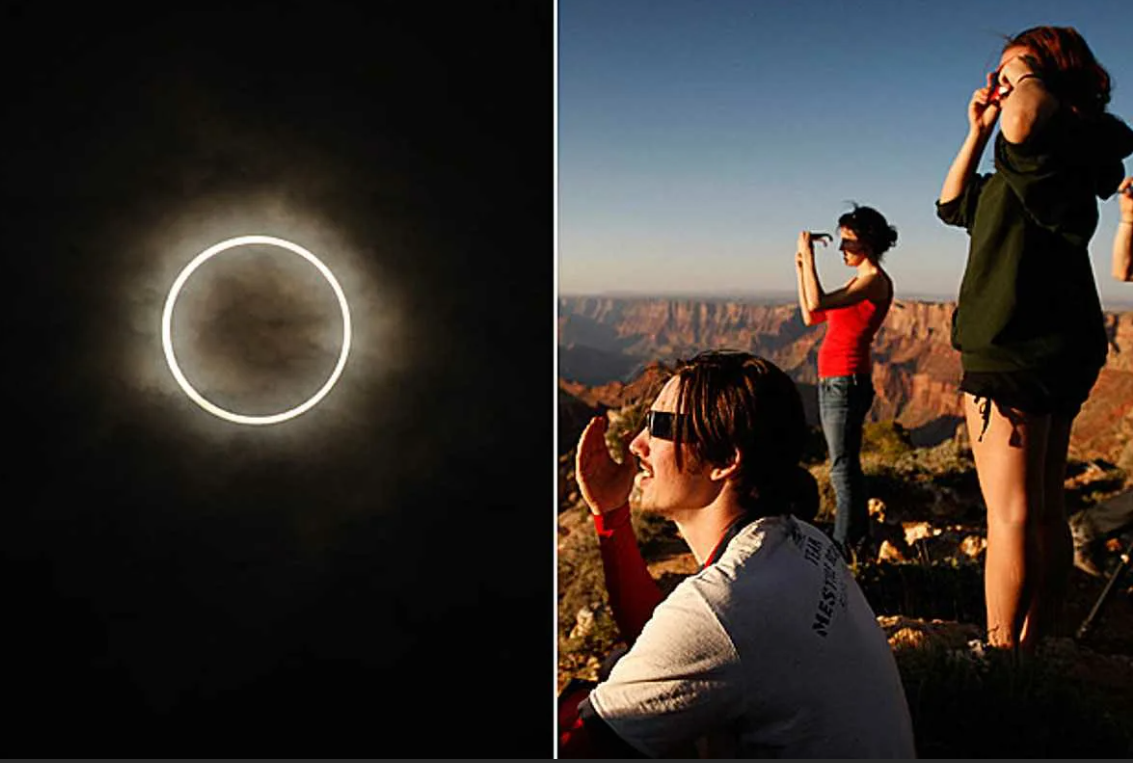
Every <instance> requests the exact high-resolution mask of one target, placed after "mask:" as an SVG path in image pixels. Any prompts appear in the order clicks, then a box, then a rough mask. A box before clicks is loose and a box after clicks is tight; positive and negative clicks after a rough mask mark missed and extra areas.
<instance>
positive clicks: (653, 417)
mask: <svg viewBox="0 0 1133 763" xmlns="http://www.w3.org/2000/svg"><path fill="white" fill-rule="evenodd" d="M605 422H606V420H605V417H597V418H595V419H593V420H592V421H591V422H590V424H589V425H588V426H587V428H586V430H585V431H584V432H583V434H582V437H581V438H580V440H579V446H578V454H577V461H576V469H575V473H576V475H577V478H578V483H579V487H580V488H581V492H582V495H583V498H584V499H585V501H586V503H587V505H588V506H589V507H590V510H591V512H592V514H593V516H594V522H595V526H596V528H597V531H598V538H599V547H600V550H601V554H602V563H603V569H604V571H605V575H606V587H607V591H608V594H609V600H610V606H611V609H612V610H613V612H614V617H615V620H616V621H617V623H618V627H619V629H620V631H621V634H622V636H623V638H624V639H625V640H626V642H627V643H628V644H629V647H630V648H629V650H628V651H627V652H626V654H625V655H624V656H623V657H622V658H621V659H620V660H619V661H618V662H617V664H616V665H615V666H614V667H613V670H612V671H611V672H610V674H609V676H608V678H607V679H606V680H604V681H602V682H601V683H600V684H598V685H597V686H596V687H595V688H594V689H593V691H590V692H589V693H588V695H586V696H585V698H583V697H581V696H577V695H576V696H573V697H571V698H569V699H565V700H564V702H563V705H564V707H565V710H566V711H567V712H565V713H562V714H561V715H560V724H561V726H560V747H559V754H560V755H561V756H562V757H590V756H601V757H627V756H635V757H636V756H641V755H645V756H650V757H659V756H668V755H674V754H677V755H683V756H689V755H700V756H707V757H767V756H776V757H912V756H913V755H914V754H915V750H914V747H913V739H912V728H911V722H910V719H909V712H908V707H907V705H906V703H905V697H904V692H903V689H902V687H901V680H900V676H899V675H898V673H897V667H896V664H895V662H894V660H893V655H892V653H891V652H890V650H889V645H888V644H887V642H886V640H885V635H884V633H883V632H882V631H881V629H880V627H879V626H878V624H877V621H876V618H875V617H874V614H873V612H872V610H871V609H870V607H869V605H868V604H867V603H866V601H865V598H864V597H863V596H862V593H861V590H860V589H859V588H858V586H857V584H856V583H855V582H854V580H853V577H852V576H851V575H850V574H849V570H848V569H847V568H846V565H845V563H844V561H843V560H842V557H841V554H840V552H839V550H838V548H837V547H836V546H835V545H834V544H833V543H832V542H831V541H830V540H829V539H828V538H827V537H826V536H825V534H824V533H822V532H821V531H820V530H818V529H817V528H815V527H813V526H812V525H810V524H808V523H807V522H806V521H804V520H803V519H800V518H799V516H798V515H800V514H801V515H804V516H806V517H808V518H809V517H812V516H813V514H814V509H815V506H816V502H817V495H816V485H815V483H814V480H813V478H812V477H811V476H810V474H809V473H808V472H807V471H806V470H805V469H803V468H802V467H800V466H799V463H798V462H799V458H800V455H801V452H802V446H803V440H804V438H805V435H806V425H805V419H804V417H803V410H802V403H801V400H800V398H799V394H798V391H797V389H796V388H795V386H794V383H793V382H792V381H791V380H790V378H789V377H787V376H786V374H784V373H783V372H782V371H781V370H779V369H778V368H776V367H775V365H774V364H772V363H770V362H768V361H767V360H764V359H763V358H759V357H756V356H753V355H750V354H747V353H730V352H728V353H719V352H713V353H704V354H701V355H698V356H697V357H696V358H694V359H693V360H691V361H689V362H687V363H683V364H681V365H680V366H679V367H678V368H677V370H676V371H675V372H674V374H673V376H672V378H670V379H669V381H668V382H667V383H666V384H665V386H664V388H663V389H662V390H661V392H660V394H659V395H658V396H657V399H656V400H655V401H654V403H653V405H652V408H651V409H650V411H649V413H648V414H647V417H646V422H645V423H646V426H645V428H644V429H643V430H642V431H641V432H640V433H637V434H636V436H634V437H632V441H630V442H629V451H630V454H632V457H631V456H629V455H627V456H626V457H625V458H624V459H623V460H622V462H621V463H618V462H616V461H614V460H613V458H611V456H610V454H609V451H608V450H607V448H606V445H605V432H606V423H605ZM629 439H630V438H629V437H628V436H627V440H629ZM635 485H636V487H637V489H638V491H639V494H640V503H641V508H642V509H643V510H645V511H649V512H653V513H657V514H660V515H661V516H664V517H666V518H669V519H671V520H673V521H674V522H675V523H676V525H677V527H678V528H679V530H680V533H681V537H682V538H684V540H685V541H686V542H687V543H688V545H689V548H690V549H691V551H692V553H693V555H694V556H695V557H696V559H697V561H698V562H699V563H700V564H701V566H702V568H701V570H700V572H699V573H698V574H696V575H693V576H691V577H689V578H687V579H686V580H684V581H683V582H682V583H681V584H680V585H678V586H677V588H676V589H675V590H674V591H673V592H672V593H671V594H670V595H669V596H668V597H663V596H662V595H661V592H660V591H659V589H658V588H657V585H656V583H655V582H654V581H653V579H652V577H651V576H650V574H649V572H648V570H647V569H646V566H645V562H644V561H643V559H642V557H641V553H640V551H639V550H638V547H637V542H636V540H635V538H634V535H633V529H632V526H631V524H630V509H629V498H630V495H631V493H632V492H633V489H634V487H635ZM579 700H581V702H579ZM572 704H573V705H575V706H577V716H576V717H573V718H572V717H571V713H570V712H569V711H570V710H572V709H573V708H571V707H570V705H572ZM564 707H560V710H563V709H564Z"/></svg>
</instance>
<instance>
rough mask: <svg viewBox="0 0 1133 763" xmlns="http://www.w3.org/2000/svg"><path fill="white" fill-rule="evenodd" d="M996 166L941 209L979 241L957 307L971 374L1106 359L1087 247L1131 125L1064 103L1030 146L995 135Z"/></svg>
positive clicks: (959, 343)
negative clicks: (1083, 115) (1090, 117)
mask: <svg viewBox="0 0 1133 763" xmlns="http://www.w3.org/2000/svg"><path fill="white" fill-rule="evenodd" d="M994 150H995V169H996V171H995V172H994V173H992V174H989V175H973V176H972V177H971V178H969V180H968V183H967V184H966V186H965V188H964V192H963V193H962V194H961V195H960V196H959V197H958V198H956V199H953V200H952V201H949V202H948V203H946V204H941V203H940V202H939V201H938V202H937V209H936V211H937V215H938V216H939V217H940V219H941V220H943V221H944V222H946V223H948V224H949V225H957V226H961V227H963V228H966V229H967V230H968V233H969V234H970V236H971V248H970V249H969V253H968V264H967V268H966V269H965V271H964V280H963V282H962V283H961V286H960V300H959V305H958V306H957V309H956V312H955V313H954V314H953V316H952V346H953V347H955V348H956V349H958V350H960V353H961V364H962V366H963V368H964V370H965V371H1014V370H1023V369H1038V368H1044V367H1050V366H1052V365H1056V364H1064V363H1080V364H1085V365H1088V366H1091V367H1093V368H1097V367H1100V366H1101V365H1103V364H1104V363H1105V357H1106V352H1107V349H1108V342H1107V339H1106V334H1105V326H1104V322H1103V316H1102V309H1101V303H1100V301H1099V300H1098V291H1097V285H1096V284H1095V282H1094V273H1093V268H1092V267H1091V265H1090V256H1089V251H1088V249H1087V247H1088V245H1089V242H1090V238H1091V237H1092V236H1093V235H1094V231H1095V230H1096V229H1097V226H1098V207H1097V201H1096V200H1095V197H1098V198H1102V199H1105V198H1108V197H1109V196H1111V195H1113V193H1114V192H1115V191H1116V190H1117V186H1118V184H1119V183H1120V182H1121V179H1122V177H1123V175H1124V169H1123V166H1122V163H1121V160H1122V159H1123V158H1124V157H1126V156H1128V155H1129V154H1131V153H1133V130H1130V129H1129V127H1128V126H1127V125H1126V124H1125V123H1124V122H1122V121H1121V120H1119V119H1117V118H1116V117H1114V116H1112V115H1110V114H1105V115H1103V116H1102V118H1101V119H1099V120H1096V121H1093V122H1087V121H1085V120H1083V119H1080V118H1078V117H1077V116H1075V115H1074V114H1073V113H1072V112H1071V111H1069V110H1068V109H1060V110H1059V111H1058V112H1056V113H1055V114H1054V115H1053V116H1052V117H1051V119H1050V121H1049V122H1048V123H1047V124H1046V125H1044V126H1043V129H1041V130H1040V131H1038V133H1037V134H1035V135H1032V136H1031V137H1029V138H1028V139H1027V140H1026V141H1024V142H1023V143H1018V144H1014V143H1009V142H1008V141H1007V139H1006V138H1004V137H1003V134H1002V133H1000V134H999V135H998V136H997V137H996V140H995V149H994Z"/></svg>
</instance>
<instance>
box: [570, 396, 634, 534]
mask: <svg viewBox="0 0 1133 763" xmlns="http://www.w3.org/2000/svg"><path fill="white" fill-rule="evenodd" d="M606 428H607V424H606V416H605V415H601V416H595V417H594V418H592V419H591V420H590V423H589V424H587V425H586V429H584V430H582V436H581V437H579V438H578V450H577V451H576V453H575V460H574V476H575V479H576V480H578V488H579V490H580V491H582V498H583V500H585V501H586V505H587V506H589V507H590V511H591V512H592V513H594V514H605V513H606V512H608V511H613V510H614V509H616V508H619V507H620V506H622V505H624V504H625V503H626V501H628V500H629V494H630V492H631V491H632V490H633V477H634V475H635V474H636V473H637V466H636V459H634V457H633V456H632V455H631V454H630V453H629V447H628V446H629V441H630V440H631V439H632V438H633V433H632V432H631V433H628V434H626V435H625V437H624V439H623V442H622V446H623V451H622V452H623V453H624V456H623V458H622V462H621V463H620V464H619V463H618V462H617V461H615V460H614V459H613V458H611V457H610V451H609V450H608V449H607V448H606Z"/></svg>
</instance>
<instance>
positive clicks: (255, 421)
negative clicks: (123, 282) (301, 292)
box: [161, 236, 350, 425]
mask: <svg viewBox="0 0 1133 763" xmlns="http://www.w3.org/2000/svg"><path fill="white" fill-rule="evenodd" d="M247 244H268V245H270V246H278V247H281V248H283V249H287V250H288V251H291V252H294V253H295V254H297V255H299V256H300V257H302V258H303V259H305V260H307V261H308V262H310V263H311V264H312V265H314V266H315V267H316V268H318V271H319V272H320V273H322V275H323V278H325V279H326V280H327V283H329V284H330V287H331V288H332V289H333V290H334V294H335V296H336V297H338V304H339V307H340V308H342V352H341V353H340V354H339V356H338V363H337V364H336V365H335V367H334V371H332V372H331V375H330V378H328V379H327V380H326V383H325V384H323V386H322V387H321V388H320V389H319V391H318V392H316V393H315V394H314V395H312V396H311V397H310V398H309V399H308V400H307V401H306V402H304V403H302V404H300V405H297V406H295V407H294V408H292V409H290V410H287V411H283V412H282V413H273V414H270V415H266V416H247V415H245V414H242V413H233V412H232V411H227V410H225V409H223V408H221V407H220V406H218V405H216V404H215V403H212V402H210V401H208V400H206V399H205V398H204V396H203V395H201V393H199V392H197V390H195V389H194V388H193V385H191V384H189V380H188V379H186V378H185V374H183V373H182V372H181V367H180V366H179V365H177V358H176V356H175V355H174V354H173V338H172V328H173V308H174V306H176V304H177V295H178V294H180V292H181V288H182V287H183V286H184V285H185V282H186V281H188V280H189V276H191V275H192V274H193V271H195V270H196V269H197V268H199V267H200V266H201V265H203V264H204V263H205V262H207V261H208V260H209V259H211V258H212V257H215V256H216V255H218V254H220V253H222V252H226V251H228V250H229V249H233V248H235V247H238V246H245V245H247ZM161 345H162V348H163V349H164V350H165V360H166V362H168V363H169V370H170V371H171V372H172V373H173V378H174V379H176V380H177V383H178V384H179V385H180V386H181V389H183V390H184V391H185V394H186V395H188V396H189V399H190V400H192V401H193V402H194V403H196V404H197V405H199V406H200V407H202V408H204V409H205V410H206V411H208V412H209V413H211V414H213V415H214V416H219V417H220V418H222V419H227V420H228V421H232V422H235V423H237V424H252V425H262V424H277V423H279V422H281V421H287V420H288V419H293V418H295V417H296V416H298V415H299V414H301V413H305V412H306V411H309V410H311V409H312V408H314V407H315V406H316V405H317V404H318V403H319V401H320V400H322V399H323V398H324V397H326V395H327V393H328V392H330V391H331V388H332V387H334V385H335V382H337V381H338V377H339V376H340V375H341V374H342V369H343V368H344V367H345V366H346V357H347V356H348V355H349V354H350V308H349V307H348V306H347V304H346V295H345V294H343V292H342V287H341V286H339V285H338V281H337V280H336V279H335V277H334V274H333V273H331V272H330V268H328V267H327V266H326V265H324V264H323V263H322V262H321V261H320V260H319V258H318V257H316V256H315V255H313V254H311V253H310V252H309V251H307V250H306V249H304V248H303V247H301V246H299V245H298V244H293V243H291V242H290V241H285V240H284V239H281V238H275V237H274V236H238V237H236V238H230V239H228V240H227V241H221V242H220V243H219V244H215V245H214V246H210V247H209V248H208V249H206V250H204V251H203V252H201V253H200V254H198V255H197V256H196V257H194V258H193V259H192V261H190V262H189V264H188V265H186V266H185V269H184V270H182V271H181V273H180V275H178V276H177V280H176V281H174V282H173V286H172V287H171V288H170V290H169V296H168V297H166V298H165V310H164V312H163V313H162V316H161Z"/></svg>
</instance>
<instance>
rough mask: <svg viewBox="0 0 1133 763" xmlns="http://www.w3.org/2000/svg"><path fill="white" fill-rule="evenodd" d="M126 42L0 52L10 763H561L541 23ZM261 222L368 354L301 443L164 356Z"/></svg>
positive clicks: (65, 18)
mask: <svg viewBox="0 0 1133 763" xmlns="http://www.w3.org/2000/svg"><path fill="white" fill-rule="evenodd" d="M137 7H138V9H139V12H138V13H135V12H133V11H132V10H123V9H119V10H107V9H106V8H104V7H95V8H89V9H87V10H84V11H81V12H78V13H76V11H73V10H72V9H71V8H70V6H67V5H59V6H49V5H47V4H32V3H25V4H15V5H11V4H9V5H6V6H4V17H3V19H2V20H0V29H2V32H0V34H2V41H3V47H4V51H3V57H4V66H5V69H4V80H5V87H4V92H3V93H2V94H0V101H2V107H0V108H2V114H3V119H2V124H3V132H2V136H3V141H2V144H0V152H2V153H3V157H2V163H0V169H2V171H3V182H4V185H3V198H2V201H0V220H2V230H3V237H4V238H3V243H2V244H0V246H2V247H3V254H2V257H3V260H2V261H3V263H4V272H3V278H2V280H0V284H2V289H3V302H4V307H5V322H4V333H3V337H4V340H3V341H4V351H5V354H6V360H7V362H6V364H5V373H4V379H5V384H4V389H5V399H6V402H7V406H6V416H5V418H6V419H7V425H6V426H5V439H6V441H7V442H6V448H5V456H4V458H5V462H6V463H5V470H4V472H5V474H6V479H5V480H4V482H5V485H6V488H7V489H6V490H5V491H4V494H5V495H4V499H3V509H0V516H2V517H3V522H2V527H0V544H2V548H3V569H2V572H0V578H2V581H3V582H2V584H0V585H2V599H0V608H2V610H0V611H2V614H0V622H2V633H3V635H2V636H0V649H2V655H3V659H2V661H0V686H2V687H3V694H4V697H5V700H6V702H5V704H6V705H7V707H8V709H7V710H6V711H5V716H4V723H3V726H4V731H3V733H2V738H3V739H4V743H3V751H4V752H5V753H6V754H8V755H33V756H84V757H94V756H135V755H153V756H186V755H210V756H211V755H256V756H260V755H280V754H283V755H286V756H288V757H291V756H305V755H317V756H325V757H334V756H347V755H350V756H366V757H371V756H380V757H385V756H439V757H485V756H488V757H503V756H527V757H546V756H549V755H550V753H551V751H552V737H553V735H552V728H551V724H552V694H553V680H554V673H553V670H554V666H553V658H552V644H553V641H552V639H553V632H554V631H553V622H552V618H553V611H554V602H553V596H552V582H551V581H552V575H553V560H552V558H551V556H552V553H553V541H552V520H551V517H553V516H554V510H553V508H552V507H553V504H554V499H553V495H551V493H552V490H553V488H551V486H550V484H549V483H553V475H552V467H551V466H550V465H549V464H550V460H549V458H550V455H551V451H552V450H553V445H552V442H551V440H552V436H551V435H552V429H551V427H552V424H551V421H552V418H551V417H552V415H553V414H552V411H551V401H552V400H553V397H552V387H551V385H552V384H553V379H552V369H551V362H552V354H551V353H552V350H551V348H550V344H551V339H552V338H551V336H550V334H551V331H552V320H551V315H552V311H553V309H554V308H553V296H552V293H551V292H552V240H553V231H552V204H553V195H552V166H553V154H552V129H553V126H552V117H553V114H552V103H553V101H552V97H553V93H552V66H553V50H552V6H551V4H550V3H545V2H537V3H496V4H491V3H469V4H443V5H427V4H416V3H414V4H388V5H386V4H374V5H373V6H370V5H366V6H361V5H360V6H359V9H350V8H346V7H337V6H334V5H332V4H327V3H314V4H310V5H307V6H288V7H270V8H269V7H267V6H241V9H240V10H238V11H234V10H231V9H229V10H213V9H209V8H204V7H193V8H180V9H178V8H172V7H166V6H164V5H162V4H157V5H142V6H137ZM361 8H366V10H360V9H361ZM280 199H283V200H284V202H285V204H284V208H285V210H299V213H297V214H296V216H289V213H288V212H287V211H284V212H283V213H280V212H279V211H278V208H277V211H276V212H273V213H271V214H268V213H264V215H263V216H261V217H256V215H257V212H256V210H257V209H259V208H260V207H262V206H263V205H264V204H266V203H267V202H266V201H265V200H276V201H279V200H280ZM242 210H243V211H242ZM244 212H247V214H248V215H250V217H248V219H250V220H252V221H253V222H259V223H264V221H268V222H271V221H275V222H277V223H279V222H280V221H283V222H282V223H280V225H281V226H282V227H283V228H287V226H288V225H290V224H294V225H293V227H294V228H295V231H298V233H297V234H296V235H298V236H299V237H300V238H302V232H303V223H302V220H299V218H302V219H303V220H315V221H318V225H319V226H321V227H320V230H321V231H322V233H319V234H318V235H314V234H312V240H324V239H326V240H329V239H327V235H330V236H332V237H333V239H334V240H336V241H339V242H346V245H345V247H344V251H346V250H348V254H343V255H342V260H343V262H344V264H343V269H344V271H345V272H346V273H347V277H341V280H343V282H344V287H347V282H348V281H349V286H348V288H347V290H348V292H351V294H352V298H353V299H355V300H356V303H355V304H356V307H357V309H356V314H357V315H356V319H357V320H358V322H359V325H360V328H359V340H358V348H357V355H356V356H353V355H352V358H351V362H350V364H348V366H347V369H346V372H345V373H344V375H343V380H342V383H341V384H340V386H339V387H336V389H335V390H334V391H333V392H332V393H331V395H330V396H329V397H328V399H327V401H326V404H325V406H323V405H321V406H320V407H318V408H316V409H314V410H313V411H311V412H309V413H307V414H304V415H303V416H301V417H299V418H298V419H295V420H294V421H292V422H288V423H286V424H282V425H278V426H277V427H266V428H254V427H239V426H237V425H230V424H228V423H226V422H222V421H220V420H219V419H215V418H213V417H211V416H210V415H209V414H207V413H205V412H204V411H202V410H200V409H199V408H197V407H196V406H194V405H193V404H192V403H190V402H189V401H188V400H187V399H186V398H185V396H184V395H183V394H181V393H180V392H179V391H178V390H177V389H176V388H175V387H174V386H173V385H172V380H171V378H169V374H168V371H167V370H166V369H164V365H163V361H162V359H161V357H160V343H159V341H156V340H155V338H156V336H157V334H156V326H157V321H158V320H159V310H160V303H161V300H162V298H163V297H164V292H165V291H166V290H167V289H168V286H169V283H170V282H171V278H172V275H173V274H175V273H176V271H177V269H179V268H180V267H181V266H182V265H183V264H184V263H185V262H186V261H187V259H188V257H187V256H186V253H188V256H191V254H192V253H195V251H199V248H200V247H198V248H197V249H196V250H195V251H190V250H191V247H190V246H189V244H190V243H193V242H194V241H198V242H199V241H203V242H205V243H206V245H207V244H208V243H215V241H216V240H218V239H219V238H222V237H223V236H218V235H215V234H216V233H217V232H218V231H220V230H221V228H224V226H225V225H227V226H229V227H228V228H224V230H225V231H226V232H227V233H230V234H234V233H235V232H237V230H238V229H239V228H240V221H241V219H242V218H241V216H240V215H241V214H244ZM300 213H301V214H300ZM272 215H274V217H273V216H272ZM214 218H215V219H224V220H227V222H224V223H223V224H222V225H221V226H220V227H219V228H218V227H216V225H215V224H214V222H213V220H214ZM297 220H298V222H297ZM288 221H290V222H288ZM195 225H196V226H198V227H199V228H200V232H198V233H194V230H195V229H194V226H195ZM210 226H212V227H210ZM253 227H256V226H253ZM259 227H260V228H261V230H259V231H255V230H244V231H243V232H265V233H272V232H273V231H272V230H263V228H265V227H270V226H268V225H266V224H263V225H260V226H259ZM295 231H283V232H288V233H295ZM328 231H329V232H330V233H329V234H328V233H327V232H328ZM174 232H176V236H175V235H174ZM167 234H168V236H169V241H170V242H172V243H170V244H169V246H168V247H163V246H162V242H163V241H164V239H163V237H164V236H166V235H167ZM324 234H326V235H324ZM277 235H282V232H277ZM210 236H211V238H210ZM178 237H179V238H178ZM320 237H321V238H320ZM332 255H333V252H332ZM379 293H380V295H379ZM391 316H392V317H391ZM370 322H372V323H373V324H374V325H377V324H379V323H380V324H381V330H380V331H379V330H374V331H371V332H369V333H367V328H366V327H367V326H368V325H369V323H370ZM155 369H157V370H155Z"/></svg>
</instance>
